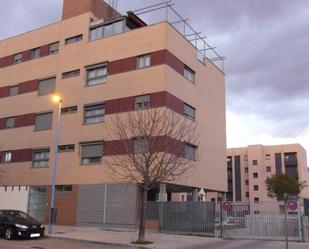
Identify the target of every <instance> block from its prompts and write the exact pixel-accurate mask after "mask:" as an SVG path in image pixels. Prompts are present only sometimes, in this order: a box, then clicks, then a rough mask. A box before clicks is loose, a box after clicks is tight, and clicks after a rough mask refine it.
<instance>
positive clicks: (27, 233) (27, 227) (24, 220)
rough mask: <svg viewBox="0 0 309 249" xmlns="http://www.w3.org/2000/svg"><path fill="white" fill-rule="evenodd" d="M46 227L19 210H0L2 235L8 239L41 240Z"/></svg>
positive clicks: (0, 232) (0, 230)
mask: <svg viewBox="0 0 309 249" xmlns="http://www.w3.org/2000/svg"><path fill="white" fill-rule="evenodd" d="M44 231H45V227H44V225H43V224H42V223H41V222H39V221H37V220H35V219H33V218H32V217H31V216H30V215H28V214H26V213H24V212H22V211H17V210H0V235H1V236H4V237H5V238H6V239H8V240H10V239H15V238H39V237H42V236H44Z"/></svg>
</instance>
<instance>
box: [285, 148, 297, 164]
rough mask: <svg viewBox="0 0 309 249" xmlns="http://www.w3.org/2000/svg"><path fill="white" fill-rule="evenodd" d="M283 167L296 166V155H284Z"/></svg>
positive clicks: (292, 153) (291, 153) (294, 153)
mask: <svg viewBox="0 0 309 249" xmlns="http://www.w3.org/2000/svg"><path fill="white" fill-rule="evenodd" d="M284 165H285V167H289V166H297V153H296V152H290V153H284Z"/></svg>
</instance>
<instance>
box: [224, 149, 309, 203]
mask: <svg viewBox="0 0 309 249" xmlns="http://www.w3.org/2000/svg"><path fill="white" fill-rule="evenodd" d="M307 167H308V164H307V156H306V151H305V149H304V148H303V147H302V146H301V145H300V144H285V145H269V146H263V145H249V146H248V147H243V148H231V149H228V150H227V171H228V193H227V200H231V201H232V200H233V201H252V202H253V201H270V200H271V198H270V197H268V194H267V190H266V187H265V180H266V178H267V177H270V176H272V175H275V174H279V173H286V174H288V175H291V176H294V177H297V178H298V179H299V181H300V182H302V181H306V182H308V180H309V177H308V176H309V174H308V168H307ZM300 196H301V197H305V198H308V197H309V189H308V187H307V188H305V189H303V190H302V192H301V194H300Z"/></svg>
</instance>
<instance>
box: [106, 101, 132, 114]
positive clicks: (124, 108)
mask: <svg viewBox="0 0 309 249" xmlns="http://www.w3.org/2000/svg"><path fill="white" fill-rule="evenodd" d="M134 109H135V98H134V97H127V98H121V99H113V100H108V101H106V109H105V112H106V114H113V113H120V112H128V111H133V110H134Z"/></svg>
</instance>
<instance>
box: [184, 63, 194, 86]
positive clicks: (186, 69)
mask: <svg viewBox="0 0 309 249" xmlns="http://www.w3.org/2000/svg"><path fill="white" fill-rule="evenodd" d="M184 76H185V78H186V79H188V80H190V81H192V82H194V81H195V72H194V71H193V70H192V69H191V68H189V67H188V66H185V67H184Z"/></svg>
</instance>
